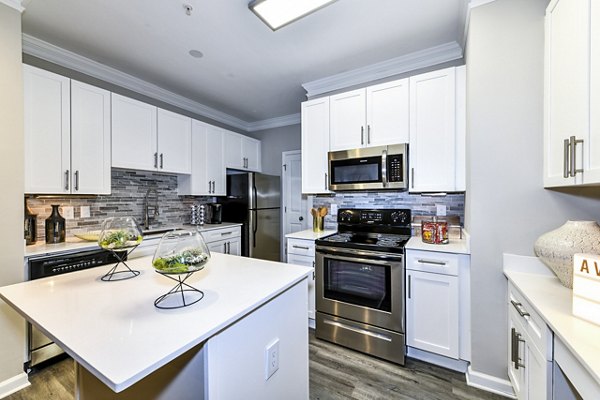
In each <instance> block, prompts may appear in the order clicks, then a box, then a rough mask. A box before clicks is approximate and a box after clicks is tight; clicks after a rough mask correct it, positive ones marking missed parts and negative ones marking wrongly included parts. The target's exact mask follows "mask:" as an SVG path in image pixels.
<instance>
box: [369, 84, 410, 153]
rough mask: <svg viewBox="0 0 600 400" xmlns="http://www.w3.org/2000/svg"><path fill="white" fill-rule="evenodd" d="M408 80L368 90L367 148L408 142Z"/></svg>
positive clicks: (380, 85) (376, 86)
mask: <svg viewBox="0 0 600 400" xmlns="http://www.w3.org/2000/svg"><path fill="white" fill-rule="evenodd" d="M408 86H409V85H408V78H406V79H401V80H398V81H393V82H386V83H382V84H379V85H374V86H369V87H368V88H367V135H366V136H367V137H366V142H367V146H383V145H386V144H396V143H408V140H409V137H408V135H409V134H408V128H409V125H408V110H409V107H408Z"/></svg>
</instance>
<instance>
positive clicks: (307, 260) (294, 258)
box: [287, 253, 315, 319]
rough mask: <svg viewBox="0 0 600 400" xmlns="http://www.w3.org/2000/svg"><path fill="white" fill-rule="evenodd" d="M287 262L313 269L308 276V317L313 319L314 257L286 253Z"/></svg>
mask: <svg viewBox="0 0 600 400" xmlns="http://www.w3.org/2000/svg"><path fill="white" fill-rule="evenodd" d="M287 262H288V264H296V265H302V266H304V267H309V268H312V269H313V273H312V274H311V275H310V276H309V277H308V318H310V319H315V270H314V268H315V257H314V256H313V257H309V256H299V255H297V254H289V253H288V255H287Z"/></svg>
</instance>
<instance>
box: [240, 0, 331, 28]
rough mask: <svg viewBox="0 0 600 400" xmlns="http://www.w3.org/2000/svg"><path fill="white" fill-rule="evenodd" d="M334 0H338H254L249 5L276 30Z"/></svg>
mask: <svg viewBox="0 0 600 400" xmlns="http://www.w3.org/2000/svg"><path fill="white" fill-rule="evenodd" d="M334 1H336V0H253V1H252V2H250V4H248V7H249V8H250V10H252V12H253V13H254V14H256V15H257V16H258V18H260V19H261V20H262V21H263V22H264V23H265V24H267V25H269V28H271V29H272V30H274V31H276V30H277V29H279V28H281V27H283V26H285V25H287V24H290V23H292V22H294V21H296V20H298V19H300V18H302V17H304V16H306V15H308V14H311V13H313V12H315V11H317V10H319V9H321V8H323V7H325V6H327V5H329V4H331V3H333V2H334Z"/></svg>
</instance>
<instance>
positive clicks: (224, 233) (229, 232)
mask: <svg viewBox="0 0 600 400" xmlns="http://www.w3.org/2000/svg"><path fill="white" fill-rule="evenodd" d="M202 236H204V240H205V241H206V243H212V242H216V241H217V240H224V239H229V238H233V237H238V236H241V231H240V227H239V226H234V227H231V228H223V229H211V230H210V231H204V232H202Z"/></svg>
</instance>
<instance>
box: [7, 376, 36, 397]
mask: <svg viewBox="0 0 600 400" xmlns="http://www.w3.org/2000/svg"><path fill="white" fill-rule="evenodd" d="M29 385H30V383H29V379H28V377H27V374H26V373H25V372H22V373H20V374H19V375H16V376H13V377H12V378H9V379H6V380H5V381H3V382H0V399H3V398H5V397H6V396H9V395H11V394H13V393H16V392H18V391H19V390H21V389H24V388H26V387H27V386H29Z"/></svg>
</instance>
